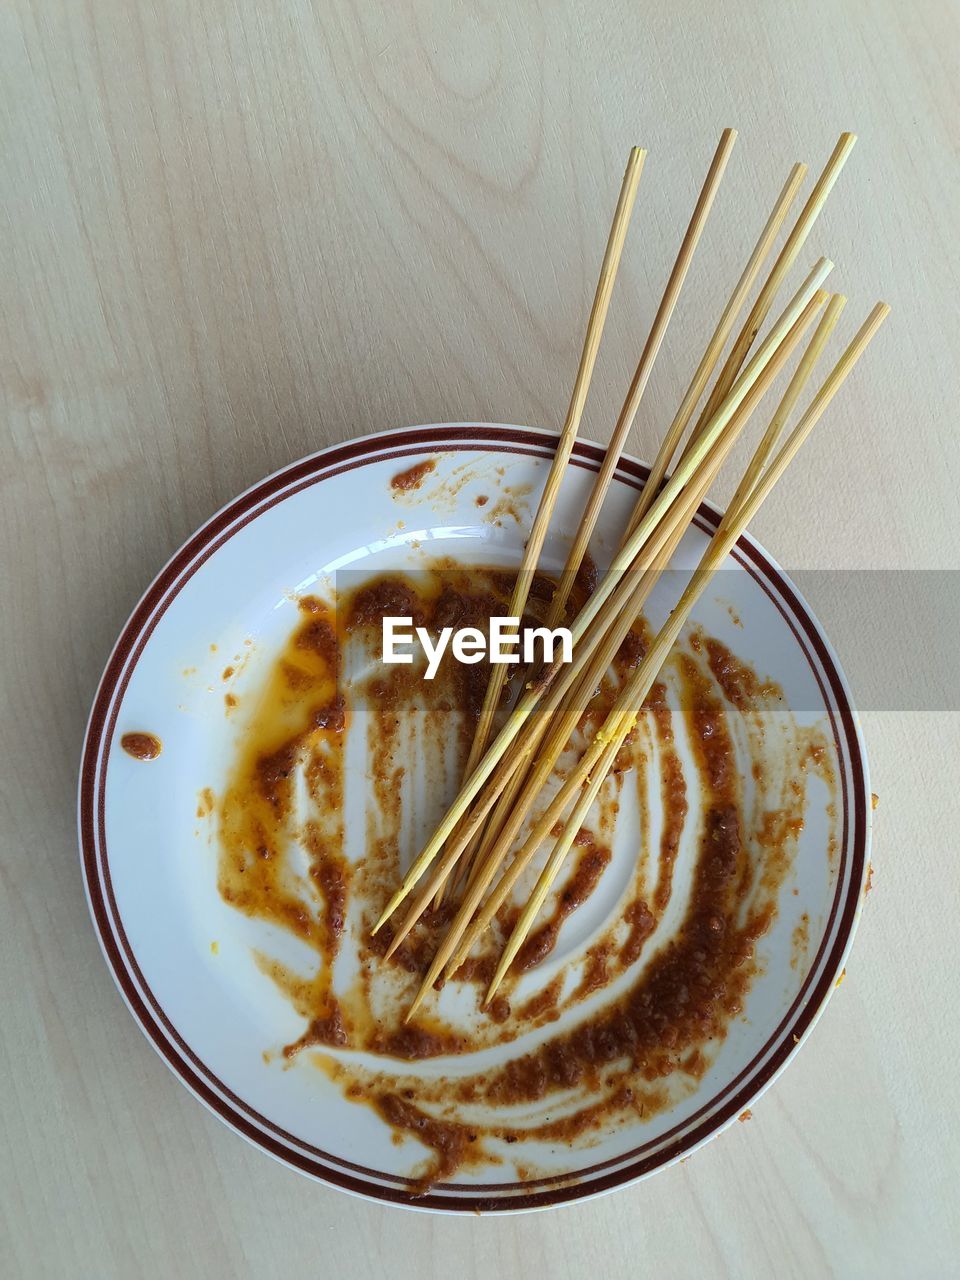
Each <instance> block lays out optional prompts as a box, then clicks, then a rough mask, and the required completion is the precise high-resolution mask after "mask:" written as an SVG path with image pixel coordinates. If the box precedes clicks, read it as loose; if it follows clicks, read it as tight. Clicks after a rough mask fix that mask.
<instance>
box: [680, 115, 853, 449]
mask: <svg viewBox="0 0 960 1280" xmlns="http://www.w3.org/2000/svg"><path fill="white" fill-rule="evenodd" d="M856 141H857V135H856V134H855V133H841V135H840V137H839V138H838V139H837V144H836V146H835V147H834V149H833V151H832V152H831V154H830V158H829V159H828V160H827V163H826V164H825V165H824V167H823V172H822V173H821V174H820V177H819V178H818V179H817V181H816V184H815V185H814V188H813V190H812V191H811V192H810V197H809V199H808V200H807V202H806V204H805V205H804V206H803V208H802V209H801V210H800V215H799V217H798V218H797V221H796V223H795V224H794V226H793V230H792V231H791V232H790V234H789V236H788V237H787V239H786V243H785V244H784V246H783V248H782V249H781V250H780V253H779V256H778V257H777V260H776V262H775V263H774V264H773V267H772V269H771V271H770V274H769V276H768V277H767V279H766V281H765V282H764V284H763V287H762V288H761V290H760V293H759V294H758V295H757V300H756V302H755V303H754V304H753V306H752V308H751V309H750V314H749V315H748V316H747V319H746V321H745V322H744V325H743V328H742V329H741V330H740V333H739V335H738V337H737V340H736V342H735V343H734V345H733V349H732V350H731V352H730V354H729V356H728V357H727V359H726V361H725V363H724V366H723V369H722V370H721V372H720V377H719V378H718V379H717V383H716V386H715V387H714V388H713V391H712V392H711V393H710V395H709V397H708V398H707V403H706V404H705V405H704V408H703V412H702V413H701V415H700V417H699V419H698V420H697V425H696V427H695V429H694V432H693V434H692V436H691V438H690V440H689V441H688V442H687V445H686V446H685V448H684V450H683V452H682V453H681V455H680V456H681V460H682V459H683V457H684V456H685V455H686V452H687V450H689V449H690V448H691V447H692V444H693V441H694V440H695V439H696V436H697V433H698V432H699V431H701V430H702V429H703V427H704V426H705V425H706V424H707V423H708V422H709V421H710V418H711V416H712V414H713V413H714V411H715V409H716V406H717V405H718V404H720V403H721V402H722V401H723V399H724V397H725V396H726V394H727V391H728V390H729V388H730V387H731V386H732V385H733V382H734V380H735V378H736V376H737V374H738V372H739V371H740V368H741V366H742V364H743V362H744V360H745V359H746V357H747V353H748V352H749V350H750V348H751V347H752V346H753V343H754V340H755V339H756V336H757V334H758V333H759V332H760V329H761V328H762V326H763V322H764V320H765V319H766V318H767V315H768V313H769V311H770V308H771V307H772V306H773V303H774V299H775V298H776V296H777V293H778V291H779V289H780V286H781V284H782V283H783V281H784V280H785V279H786V277H787V273H788V272H789V270H790V268H791V267H792V266H793V264H794V262H796V260H797V257H798V255H799V253H800V250H801V249H802V248H803V246H804V245H805V244H806V241H807V237H808V236H809V234H810V232H811V231H812V229H813V226H814V223H815V222H816V220H817V218H818V217H819V216H820V212H821V210H822V209H823V206H824V205H825V204H826V202H827V197H828V196H829V195H830V192H831V191H832V190H833V187H834V184H835V183H836V181H837V178H839V176H840V171H841V170H842V168H843V166H844V165H845V164H846V162H847V159H848V157H849V155H850V152H851V151H852V150H853V148H854V146H855V145H856Z"/></svg>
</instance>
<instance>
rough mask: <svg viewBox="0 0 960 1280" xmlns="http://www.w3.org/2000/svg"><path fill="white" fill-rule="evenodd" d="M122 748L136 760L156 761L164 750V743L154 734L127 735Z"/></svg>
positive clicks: (121, 742) (124, 737)
mask: <svg viewBox="0 0 960 1280" xmlns="http://www.w3.org/2000/svg"><path fill="white" fill-rule="evenodd" d="M120 746H121V747H122V748H123V749H124V751H125V752H126V753H127V755H128V756H133V758H134V760H156V758H157V756H158V755H159V754H160V752H161V751H162V750H163V743H162V742H161V741H160V739H159V738H158V737H157V736H156V734H153V733H125V734H124V735H123V737H122V738H121V739H120Z"/></svg>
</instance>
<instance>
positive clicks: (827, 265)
mask: <svg viewBox="0 0 960 1280" xmlns="http://www.w3.org/2000/svg"><path fill="white" fill-rule="evenodd" d="M832 267H833V264H832V262H830V260H829V259H827V258H821V259H820V261H819V262H818V263H817V264H816V265H815V266H814V268H813V270H812V271H811V272H810V274H809V275H808V277H807V279H806V280H805V282H804V284H803V285H802V286H801V288H800V289H799V290H798V292H797V293H796V295H795V296H794V298H793V299H792V300H791V302H790V303H789V304H788V306H787V308H786V309H785V311H784V312H783V314H782V315H781V317H780V318H779V320H778V321H777V323H776V325H775V326H774V328H773V329H772V330H771V332H770V334H769V335H768V336H767V338H766V339H765V340H764V342H763V343H762V344H761V346H760V348H759V349H758V351H757V353H756V355H755V356H754V357H753V358H752V360H751V361H750V362H749V364H748V365H747V367H746V368H745V369H744V371H743V373H742V374H741V375H740V377H739V378H738V379H737V381H736V382H735V383H734V386H733V387H732V388H731V391H730V393H729V395H728V396H727V397H726V399H725V400H724V402H723V404H722V405H721V406H720V407H719V408H718V410H717V412H716V414H715V416H714V418H713V420H712V421H711V422H710V423H709V424H708V426H707V428H706V429H705V430H704V431H703V432H702V433H701V435H700V437H699V438H698V439H697V441H696V443H695V445H694V447H693V448H692V449H691V450H690V452H689V454H688V455H687V457H686V458H685V459H683V460H681V463H680V465H679V466H678V468H677V470H676V471H675V472H674V474H673V475H672V476H671V477H670V480H669V481H668V483H667V484H666V485H665V487H664V489H663V491H662V492H661V493H660V494H659V495H658V496H657V497H656V499H655V500H654V503H653V505H652V507H651V508H650V510H649V511H648V512H647V514H646V515H645V516H644V518H643V520H641V522H640V524H639V525H638V527H637V529H636V530H635V531H634V533H633V534H632V535H631V537H630V538H629V539H628V541H627V543H626V544H625V545H624V547H623V548H622V549H621V551H620V552H619V553H618V555H617V556H616V557H615V559H614V562H613V564H612V565H611V566H610V569H609V571H608V572H607V574H606V575H605V577H604V579H603V580H602V581H601V582H600V584H599V585H598V587H597V589H596V591H595V592H594V593H593V595H592V596H591V597H590V598H589V600H588V601H587V602H586V604H585V606H584V608H583V609H582V610H581V611H580V613H579V614H578V615H577V618H576V619H575V620H574V622H573V625H572V626H571V628H570V630H571V636H572V639H573V644H574V653H575V655H576V652H577V649H578V647H579V644H580V641H581V640H582V639H583V637H584V635H585V633H586V632H587V630H588V628H589V627H590V625H591V624H592V623H593V621H594V619H595V618H596V617H597V615H598V613H600V611H601V609H603V607H604V605H605V604H606V603H607V601H608V600H609V599H610V597H611V596H612V595H613V593H614V591H615V590H616V589H617V587H618V585H619V582H620V579H621V578H622V576H623V574H624V573H625V572H626V570H627V569H629V568H630V566H631V564H632V562H633V560H634V558H635V557H636V555H637V553H638V551H639V550H640V549H641V548H642V547H643V546H644V545H645V544H646V542H647V541H648V539H649V537H650V535H651V533H652V532H653V531H654V530H655V529H656V527H657V525H658V524H659V522H660V520H661V518H662V517H663V515H664V514H665V513H666V512H667V511H668V510H669V508H670V506H671V505H672V503H673V501H674V499H675V498H676V496H677V495H678V494H679V493H680V491H681V490H682V489H683V488H684V487H685V486H686V485H687V484H688V483H689V481H690V480H691V478H692V477H693V476H694V474H695V472H696V471H697V469H698V468H699V466H700V464H701V463H702V461H703V459H704V458H705V457H706V456H707V454H708V453H709V452H710V450H711V448H712V447H713V446H714V445H715V444H716V443H717V442H718V440H719V439H720V437H721V436H723V434H724V432H725V430H726V428H727V427H728V425H729V424H730V422H731V420H732V419H733V418H734V416H735V414H736V412H737V410H738V409H739V407H740V405H741V404H742V403H743V401H744V400H745V399H746V397H747V396H748V394H749V392H750V390H751V389H752V387H753V385H754V384H755V383H756V382H757V380H758V379H759V378H760V377H761V375H762V374H763V372H764V370H765V369H766V367H767V365H768V364H769V363H770V361H771V360H772V358H773V356H774V354H775V352H776V350H777V348H778V347H779V345H780V344H781V343H782V341H783V339H784V338H785V337H786V335H787V333H789V331H790V329H791V328H792V327H793V325H794V323H795V322H796V320H797V318H798V317H799V316H800V315H802V314H803V312H804V309H805V308H806V307H807V306H808V304H809V303H810V301H811V299H813V298H814V296H815V294H816V293H817V291H818V290H819V288H820V285H821V284H822V283H823V281H824V280H825V279H826V277H827V275H828V274H829V272H830V270H831V269H832ZM581 669H582V668H581ZM551 678H552V677H551V673H550V672H548V673H547V674H546V677H545V680H544V681H543V682H540V683H539V684H538V685H537V686H535V687H534V688H531V689H529V690H528V691H527V693H526V695H525V696H524V697H523V698H522V699H521V700H520V702H519V703H518V704H517V706H516V707H515V708H514V710H513V712H512V713H511V715H510V717H509V718H508V720H507V722H506V724H505V725H504V726H503V728H502V729H501V730H500V732H499V734H498V735H497V737H496V739H495V740H494V742H493V744H492V745H491V747H490V748H489V749H488V751H487V752H486V753H485V754H484V756H483V757H482V758H481V759H480V761H479V762H478V763H477V766H476V768H475V769H474V770H473V772H472V773H471V774H470V775H469V777H468V778H467V779H466V780H465V782H464V784H463V785H462V786H461V789H460V791H459V793H458V795H457V797H456V799H455V800H454V802H453V804H452V805H451V807H450V809H449V810H448V811H447V814H446V816H445V817H444V818H443V820H442V821H441V823H440V824H439V826H438V827H437V830H436V831H435V832H434V834H433V836H432V837H431V839H430V840H429V841H428V842H427V844H426V846H425V847H424V849H423V850H422V851H421V853H420V854H419V856H418V857H417V858H416V859H415V861H414V863H413V865H412V866H411V867H410V869H409V870H408V872H407V874H406V876H405V877H404V880H403V882H402V884H401V885H400V887H399V888H398V889H397V891H396V892H395V893H394V894H393V896H392V897H391V899H390V901H389V902H388V903H387V905H386V907H385V908H384V910H383V912H382V914H381V916H380V919H379V920H378V921H377V924H376V925H375V927H374V932H376V931H377V929H379V928H380V927H381V926H382V925H383V924H384V922H385V921H386V920H388V919H389V917H390V916H391V915H392V914H393V912H394V911H395V910H396V908H397V907H398V906H399V905H400V903H401V902H402V901H403V900H404V899H405V898H406V897H407V895H408V894H409V893H410V891H411V889H412V887H413V885H414V884H415V883H416V882H417V880H418V879H419V878H420V876H421V875H422V874H423V872H424V871H425V870H426V868H427V867H428V866H429V865H430V863H431V862H433V860H434V859H435V858H436V856H437V854H438V852H439V850H440V849H441V848H442V846H443V844H444V843H445V842H446V840H447V839H448V837H449V836H450V834H451V832H452V831H453V830H454V828H455V827H456V826H457V824H458V823H459V821H460V819H461V818H462V816H463V814H464V813H465V811H466V809H467V806H468V805H469V804H470V802H471V801H472V800H473V798H474V797H475V796H476V795H477V793H478V791H479V790H480V788H481V787H482V786H483V784H484V783H485V782H486V780H487V778H489V776H490V774H491V773H492V772H493V770H494V768H495V767H496V764H497V761H498V760H499V759H500V757H501V756H502V755H503V754H504V752H505V751H506V750H507V748H508V747H509V745H510V743H511V742H512V741H513V739H514V738H515V737H516V735H517V734H518V733H519V731H520V729H521V728H522V726H523V724H524V723H525V722H526V720H527V719H528V718H529V716H530V714H531V713H532V711H533V710H534V708H535V706H536V704H537V703H538V702H539V700H540V697H541V696H542V694H543V692H544V690H545V688H546V687H548V685H549V682H550V680H551Z"/></svg>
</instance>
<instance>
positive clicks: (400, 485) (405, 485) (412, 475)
mask: <svg viewBox="0 0 960 1280" xmlns="http://www.w3.org/2000/svg"><path fill="white" fill-rule="evenodd" d="M436 469H437V462H436V459H435V458H426V459H425V460H424V461H423V462H418V463H417V464H416V466H413V467H410V468H409V470H407V471H401V472H400V474H399V475H396V476H394V477H393V479H392V480H391V481H390V488H391V489H396V490H398V491H399V492H401V493H407V492H409V490H411V489H419V488H420V486H421V485H422V484H423V480H424V477H425V476H428V475H429V474H430V472H431V471H435V470H436Z"/></svg>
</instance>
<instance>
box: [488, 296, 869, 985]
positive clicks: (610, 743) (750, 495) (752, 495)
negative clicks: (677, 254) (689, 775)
mask: <svg viewBox="0 0 960 1280" xmlns="http://www.w3.org/2000/svg"><path fill="white" fill-rule="evenodd" d="M837 301H838V305H837V306H835V307H834V308H833V309H832V314H831V313H830V312H828V313H827V315H825V316H824V322H823V323H822V324H821V326H820V327H819V329H818V331H817V333H816V334H815V335H814V339H813V341H812V343H811V349H812V351H813V355H812V358H811V359H810V360H809V361H806V360H804V362H803V365H804V366H805V367H804V368H803V381H804V382H805V381H806V379H807V378H808V377H809V373H810V371H811V370H812V368H813V364H814V363H815V361H816V356H817V355H818V354H819V351H820V350H822V346H823V343H824V342H825V341H826V336H824V335H823V334H822V330H824V328H826V334H827V335H829V332H830V330H831V329H832V328H833V326H834V324H835V323H836V319H837V318H838V317H839V313H840V311H841V310H842V307H843V301H842V300H837ZM889 311H890V308H889V307H888V306H887V305H886V304H885V303H878V304H877V306H876V307H874V309H873V311H872V312H871V313H870V315H869V316H868V318H867V320H866V321H865V322H864V324H863V326H862V327H861V329H860V331H859V332H858V333H857V335H856V337H855V338H854V340H853V342H852V343H851V344H850V346H849V347H848V348H847V350H846V351H845V352H844V354H843V355H842V356H841V358H840V360H839V361H838V362H837V364H836V366H835V367H834V369H833V371H832V372H831V374H830V375H829V377H828V378H827V380H826V382H825V383H824V386H823V387H822V388H821V390H820V391H819V392H818V393H817V395H816V396H815V397H814V399H813V401H812V403H811V405H810V407H809V409H808V410H807V412H806V413H805V414H804V415H803V417H802V418H801V420H800V422H799V423H798V424H797V426H796V427H795V428H794V430H793V432H792V433H791V435H790V437H789V439H788V440H787V442H786V444H785V445H784V446H783V448H782V449H781V450H780V452H779V454H778V455H777V456H776V458H775V459H774V460H773V462H771V463H770V465H769V467H768V468H767V470H766V472H765V473H764V474H763V476H762V478H756V479H755V481H754V483H753V484H752V485H751V486H750V487H749V490H748V491H745V492H744V493H743V495H742V498H741V500H740V501H739V503H738V502H737V501H736V499H735V501H734V505H732V506H731V508H730V509H729V511H728V512H727V515H726V516H725V517H724V519H723V521H722V522H721V524H720V527H719V528H718V530H717V533H716V535H715V536H714V538H713V539H712V541H711V543H710V546H709V547H708V548H707V550H706V552H705V553H704V556H703V558H702V560H701V563H700V565H699V567H698V568H697V569H696V570H695V572H694V575H693V577H692V579H691V581H690V582H689V583H688V585H687V587H686V589H685V591H684V593H683V595H682V596H681V598H680V600H679V602H678V603H677V606H676V607H675V609H674V610H673V612H672V613H671V615H670V617H669V619H668V620H667V622H666V623H665V624H664V626H663V627H662V628H661V630H660V632H659V633H658V635H657V638H656V640H655V641H654V643H653V645H652V646H651V649H650V652H649V653H648V654H647V656H646V658H645V659H644V661H643V663H642V664H641V666H640V667H638V668H637V671H636V672H635V673H634V675H633V677H631V680H630V682H629V684H628V686H627V689H626V690H625V691H624V693H623V694H622V695H621V697H620V698H619V699H618V701H617V703H616V704H615V706H614V708H613V709H612V710H611V712H610V714H609V716H608V717H607V720H606V722H605V723H604V726H603V728H602V729H601V730H600V732H599V733H598V734H597V738H596V742H597V743H601V742H602V743H604V744H605V746H604V748H603V751H602V754H600V757H599V760H598V761H597V762H596V763H594V762H593V761H591V763H590V765H589V766H588V767H587V769H586V770H580V771H578V775H579V783H578V785H580V784H582V782H583V781H586V783H587V785H586V788H585V790H584V792H583V794H582V795H581V797H580V799H579V801H578V802H577V804H576V805H575V807H574V810H573V812H572V813H571V815H570V816H569V818H568V819H567V821H566V824H565V826H564V829H563V832H562V834H561V836H560V838H559V839H558V840H557V843H556V845H555V847H554V849H553V851H552V853H551V855H550V857H549V859H548V860H547V863H546V865H545V866H544V868H543V871H542V872H541V875H540V878H539V880H538V882H537V885H536V887H535V888H534V891H533V894H532V895H531V897H530V900H529V902H528V903H527V905H526V907H525V908H524V910H523V912H522V913H521V916H520V919H519V920H518V921H517V924H516V926H515V927H514V930H513V932H512V934H511V936H510V938H509V940H508V942H507V945H506V947H505V948H504V951H503V954H502V956H501V958H500V962H499V964H498V966H497V969H496V972H495V973H494V976H493V979H492V981H491V983H490V986H489V988H488V990H487V994H486V998H485V1003H486V1002H489V1000H491V999H492V998H493V996H494V995H495V993H496V991H497V989H498V988H499V986H500V984H501V982H502V981H503V978H504V977H505V975H506V973H507V970H508V969H509V967H510V965H511V964H512V962H513V960H514V958H515V957H516V954H517V952H518V951H519V949H520V947H521V946H522V945H523V943H524V941H525V940H526V938H527V936H528V934H529V931H530V928H531V927H532V924H533V921H534V919H535V918H536V915H537V913H538V912H539V910H540V907H541V906H542V905H543V902H544V899H545V898H546V895H547V893H548V892H549V889H550V886H551V885H552V883H553V881H554V880H555V879H556V876H557V874H558V873H559V870H560V867H561V865H562V862H563V859H564V858H565V857H566V854H567V852H568V851H569V849H570V847H571V845H572V844H573V841H574V840H575V838H576V835H577V832H578V831H579V829H580V827H581V825H582V823H583V821H584V819H585V818H586V815H587V812H588V811H589V809H590V806H591V805H592V804H593V802H594V800H595V799H596V796H597V794H598V793H599V790H600V788H601V786H602V785H603V782H604V779H605V777H606V775H607V773H608V772H609V769H610V767H611V766H612V764H613V762H614V760H615V758H616V754H617V752H618V751H619V749H620V747H621V746H622V744H623V741H624V739H625V737H626V735H627V733H628V732H629V730H630V728H631V727H632V724H633V722H634V720H635V718H636V716H637V714H639V712H640V710H641V708H642V705H643V701H644V699H645V698H646V696H647V694H648V693H649V691H650V688H651V687H652V685H653V682H654V681H655V680H656V678H657V675H658V674H659V672H660V668H661V667H662V665H663V663H664V662H665V661H666V658H667V657H668V655H669V653H670V650H671V649H672V648H673V646H674V644H675V643H676V641H677V639H678V638H679V635H680V632H681V630H682V629H683V626H684V624H685V622H686V620H687V618H688V617H689V614H690V612H691V610H692V609H693V607H694V605H695V604H696V602H697V600H698V599H699V598H700V596H701V595H702V594H703V591H704V590H705V589H706V586H707V585H708V583H709V582H710V580H711V578H712V576H713V574H714V573H715V572H716V571H717V569H718V568H719V567H720V565H721V564H722V562H723V560H724V559H725V558H726V556H727V555H728V553H729V552H730V550H731V549H732V547H733V546H734V544H735V543H736V541H737V539H738V538H739V537H740V535H741V533H742V532H743V530H744V529H745V528H746V526H747V524H748V523H749V521H750V520H751V519H752V518H753V516H754V515H755V514H756V512H757V510H758V509H759V508H760V506H761V505H762V503H763V502H764V501H765V500H766V498H767V497H768V496H769V494H770V492H771V490H772V489H773V487H774V485H775V484H776V483H777V481H778V480H779V479H780V477H781V476H782V475H783V473H784V471H785V470H786V468H787V467H788V466H789V464H790V462H791V461H792V460H793V458H794V457H795V455H796V453H797V451H798V450H799V449H800V446H801V445H802V444H803V442H804V440H805V439H806V438H807V436H808V435H809V434H810V432H811V431H812V430H813V428H814V427H815V426H816V424H817V422H818V421H819V420H820V418H821V416H822V415H823V413H824V411H825V410H826V408H827V406H828V405H829V403H830V401H831V400H832V399H833V397H834V396H835V395H836V393H837V391H838V390H839V389H840V387H841V386H842V385H843V382H844V381H845V380H846V378H847V377H848V376H849V374H850V373H851V371H852V369H853V367H854V366H855V365H856V363H857V361H858V360H859V358H860V356H861V355H862V354H863V352H864V350H865V349H866V347H867V345H868V344H869V342H870V341H871V339H872V338H873V336H874V334H875V333H876V331H877V329H879V327H880V325H881V324H882V323H883V321H884V319H885V318H886V316H887V315H888V314H889ZM828 321H829V322H830V323H829V325H828V324H827V322H828ZM818 340H819V341H818ZM808 354H809V353H808ZM800 372H801V371H800V370H798V373H800ZM794 381H796V378H795V379H794ZM791 390H793V384H792V383H791V387H790V388H789V389H788V393H789V391H791ZM785 398H786V397H785ZM795 398H796V397H795V396H794V399H795ZM781 408H782V406H781ZM785 416H786V415H784V414H782V413H781V410H780V409H778V411H777V413H776V414H775V415H774V419H773V421H772V422H771V430H772V429H773V428H774V427H775V426H778V424H779V426H781V427H782V424H783V421H784V420H785ZM771 430H768V432H767V433H766V435H765V436H764V439H763V440H762V441H761V444H760V446H759V448H758V449H757V451H756V454H755V455H754V459H753V461H752V463H751V467H750V468H749V469H748V473H747V476H745V477H744V480H745V481H746V480H747V477H748V476H749V475H750V474H751V473H753V474H754V475H755V476H759V472H760V470H761V469H762V466H763V457H762V456H761V455H763V454H768V453H769V447H770V443H771V441H770V439H769V437H770V436H771ZM745 488H746V486H745V485H744V484H743V483H742V484H741V486H740V489H745ZM739 491H740V490H739V489H738V492H739ZM591 754H593V755H596V754H597V753H596V752H593V753H591ZM575 776H577V775H575Z"/></svg>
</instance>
